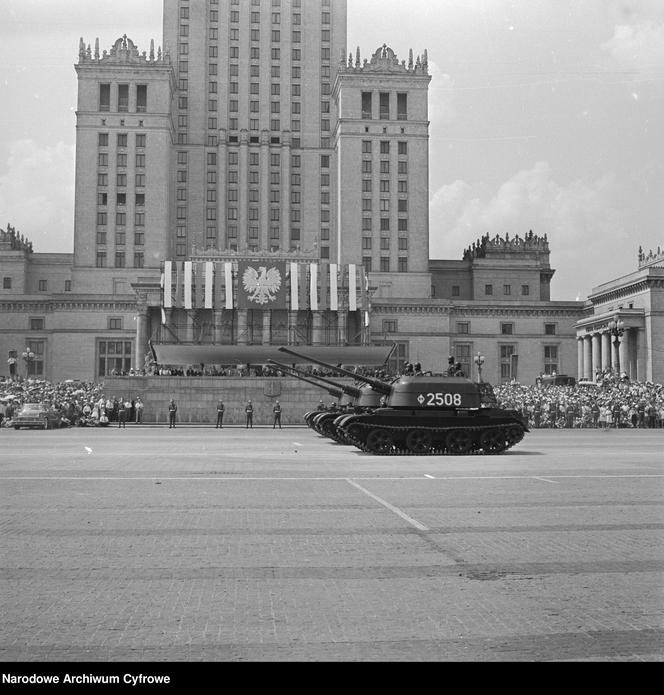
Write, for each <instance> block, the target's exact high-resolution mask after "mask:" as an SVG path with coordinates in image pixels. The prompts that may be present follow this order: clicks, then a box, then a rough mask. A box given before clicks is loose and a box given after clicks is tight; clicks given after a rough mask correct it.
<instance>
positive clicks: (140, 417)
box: [134, 396, 143, 425]
mask: <svg viewBox="0 0 664 695" xmlns="http://www.w3.org/2000/svg"><path fill="white" fill-rule="evenodd" d="M134 408H135V409H136V424H137V425H140V424H141V422H143V401H142V400H141V397H140V396H138V398H137V399H136V403H134Z"/></svg>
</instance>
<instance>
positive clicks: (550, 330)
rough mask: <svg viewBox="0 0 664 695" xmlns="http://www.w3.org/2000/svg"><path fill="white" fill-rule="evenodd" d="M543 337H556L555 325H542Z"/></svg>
mask: <svg viewBox="0 0 664 695" xmlns="http://www.w3.org/2000/svg"><path fill="white" fill-rule="evenodd" d="M544 335H556V324H555V323H545V324H544Z"/></svg>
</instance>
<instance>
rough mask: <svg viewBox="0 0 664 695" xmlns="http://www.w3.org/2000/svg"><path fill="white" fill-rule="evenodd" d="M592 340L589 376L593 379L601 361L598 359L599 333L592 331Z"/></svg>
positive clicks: (600, 347)
mask: <svg viewBox="0 0 664 695" xmlns="http://www.w3.org/2000/svg"><path fill="white" fill-rule="evenodd" d="M592 341H593V366H592V370H591V372H592V374H591V378H592V379H593V380H594V379H595V372H596V371H597V370H598V369H600V368H601V366H600V365H601V361H600V356H601V350H602V342H601V341H602V336H601V334H600V333H593V336H592Z"/></svg>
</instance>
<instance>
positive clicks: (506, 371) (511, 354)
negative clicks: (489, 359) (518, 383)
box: [500, 345, 517, 383]
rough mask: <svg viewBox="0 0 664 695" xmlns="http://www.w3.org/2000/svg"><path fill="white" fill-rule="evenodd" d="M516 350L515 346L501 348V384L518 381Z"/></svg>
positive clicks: (502, 346)
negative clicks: (513, 380)
mask: <svg viewBox="0 0 664 695" xmlns="http://www.w3.org/2000/svg"><path fill="white" fill-rule="evenodd" d="M516 366H517V365H516V348H515V347H514V345H501V346H500V380H501V382H503V383H504V382H506V381H511V380H512V379H516V376H517V375H516Z"/></svg>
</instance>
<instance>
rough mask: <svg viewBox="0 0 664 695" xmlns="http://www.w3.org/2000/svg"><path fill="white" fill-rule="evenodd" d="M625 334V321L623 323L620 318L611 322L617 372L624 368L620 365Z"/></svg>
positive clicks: (610, 327)
mask: <svg viewBox="0 0 664 695" xmlns="http://www.w3.org/2000/svg"><path fill="white" fill-rule="evenodd" d="M624 332H625V322H624V321H621V320H620V319H619V318H618V317H616V318H615V319H612V320H611V321H609V335H610V336H611V343H613V345H615V348H614V359H613V364H615V365H616V372H620V368H621V367H622V365H621V364H620V339H621V338H622V336H623V333H624Z"/></svg>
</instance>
